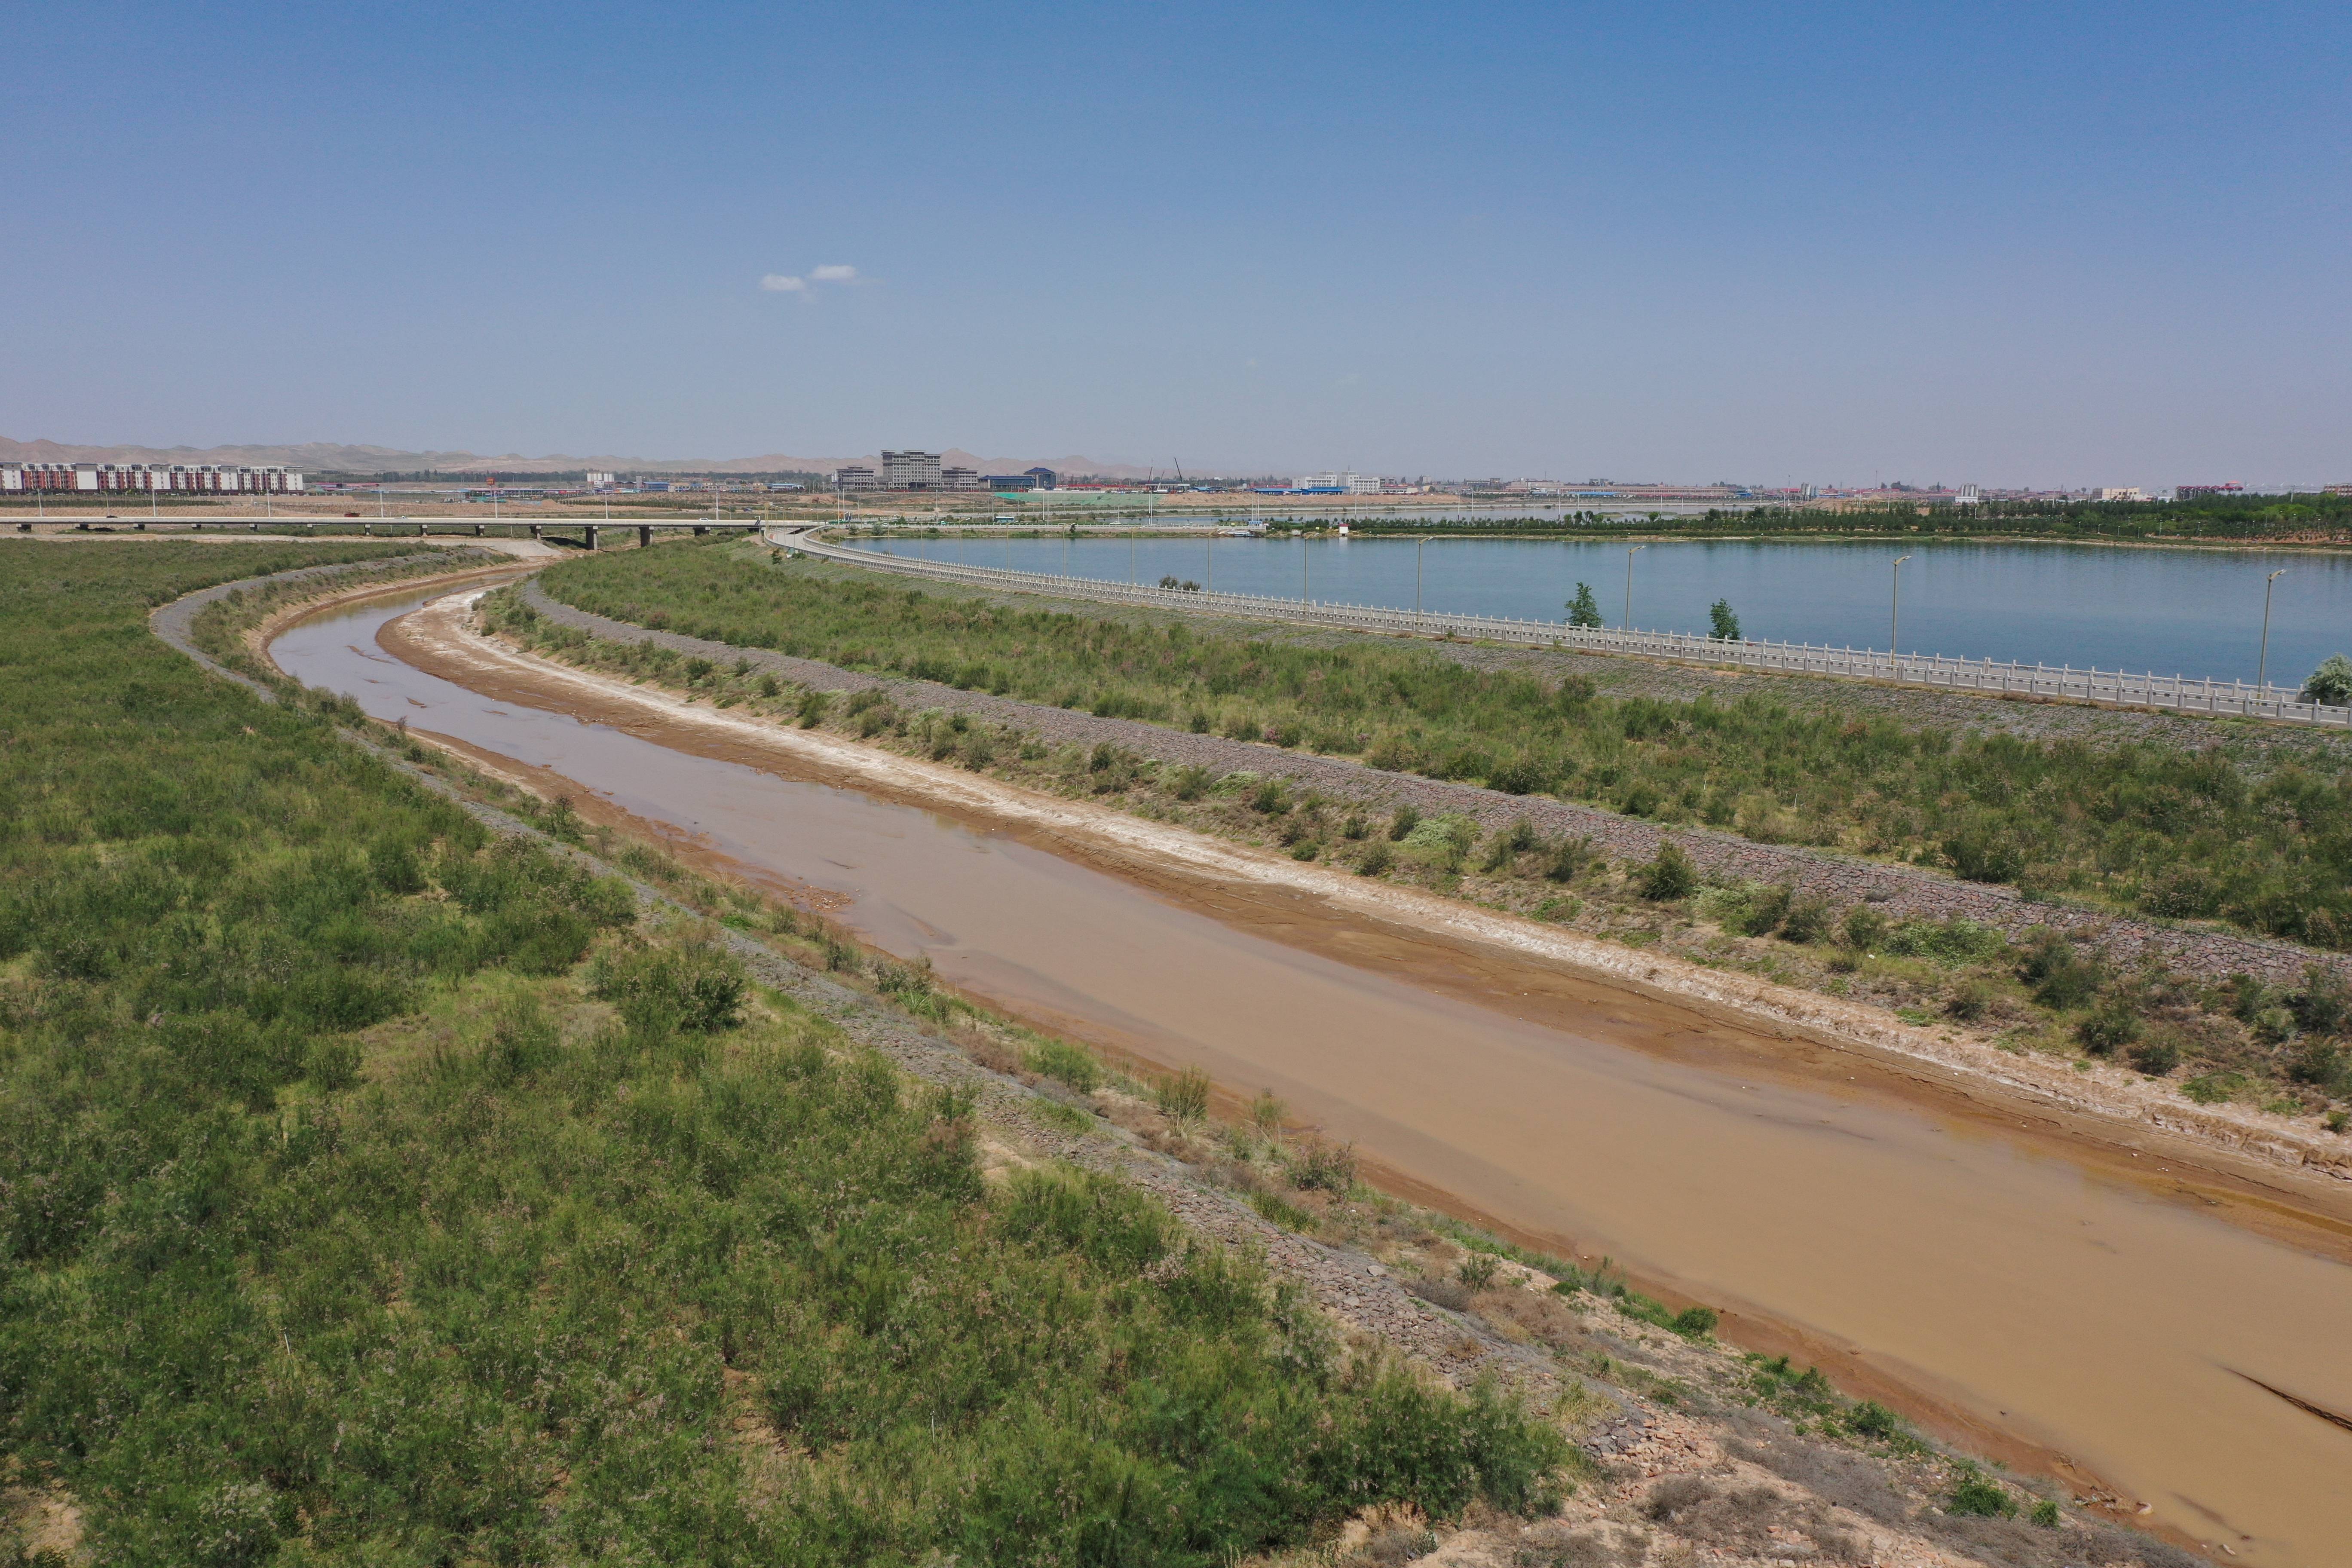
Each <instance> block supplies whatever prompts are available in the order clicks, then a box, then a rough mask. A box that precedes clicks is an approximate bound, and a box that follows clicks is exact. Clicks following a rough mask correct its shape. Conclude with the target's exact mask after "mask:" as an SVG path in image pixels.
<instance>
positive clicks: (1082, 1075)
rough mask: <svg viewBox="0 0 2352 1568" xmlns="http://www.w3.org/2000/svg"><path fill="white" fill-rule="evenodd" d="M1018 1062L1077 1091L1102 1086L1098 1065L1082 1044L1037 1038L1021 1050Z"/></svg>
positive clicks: (1087, 1091) (1091, 1089) (1093, 1089)
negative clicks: (1037, 1039) (1032, 1043)
mask: <svg viewBox="0 0 2352 1568" xmlns="http://www.w3.org/2000/svg"><path fill="white" fill-rule="evenodd" d="M1022 1065H1023V1066H1024V1067H1025V1068H1028V1069H1029V1070H1030V1071H1031V1072H1034V1073H1036V1074H1037V1075H1039V1076H1040V1077H1042V1078H1050V1079H1058V1080H1059V1081H1061V1082H1063V1083H1066V1084H1067V1085H1069V1086H1070V1087H1071V1088H1072V1089H1076V1090H1077V1091H1078V1092H1079V1093H1080V1094H1092V1093H1093V1092H1094V1091H1095V1090H1096V1089H1098V1088H1100V1087H1101V1086H1102V1064H1101V1063H1099V1062H1097V1061H1096V1060H1095V1058H1094V1055H1093V1053H1092V1052H1090V1051H1088V1050H1087V1048H1086V1047H1084V1046H1080V1045H1076V1044H1073V1043H1072V1042H1070V1041H1068V1040H1039V1041H1038V1042H1036V1043H1035V1044H1034V1045H1033V1046H1031V1047H1029V1048H1028V1049H1027V1050H1026V1051H1024V1052H1023V1053H1022Z"/></svg>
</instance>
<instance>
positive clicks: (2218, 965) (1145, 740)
mask: <svg viewBox="0 0 2352 1568" xmlns="http://www.w3.org/2000/svg"><path fill="white" fill-rule="evenodd" d="M521 591H522V595H523V601H524V603H526V604H528V605H530V607H531V608H532V609H533V610H535V611H537V612H538V613H539V614H540V615H541V616H545V617H546V618H547V619H548V620H550V621H551V622H554V623H555V624H556V625H559V626H569V627H572V628H573V629H574V630H578V631H583V632H586V633H588V634H589V635H590V636H592V637H603V638H606V639H608V640H611V641H614V642H623V643H639V642H648V641H649V642H652V643H654V644H656V645H657V646H659V647H667V648H670V649H672V650H674V651H676V652H677V653H681V654H685V655H688V656H699V657H702V658H711V659H717V660H721V661H725V662H730V663H731V662H732V661H734V660H735V659H738V658H744V659H749V660H750V661H751V664H752V666H753V667H754V668H761V669H766V670H771V671H773V672H774V674H775V675H776V676H777V678H778V679H783V680H790V681H793V682H796V683H798V684H800V685H803V686H807V687H811V688H814V689H818V690H824V691H858V690H865V689H879V690H881V691H883V692H884V693H885V694H886V695H887V696H888V697H889V698H890V700H892V701H893V702H895V703H898V705H899V706H901V707H905V708H912V709H916V710H921V709H927V708H937V709H942V710H947V711H950V712H957V713H963V714H966V715H969V716H970V717H971V718H973V719H976V720H981V721H986V722H989V723H995V724H1009V725H1012V726H1013V727H1015V728H1016V729H1021V730H1026V731H1035V732H1036V733H1037V734H1038V735H1040V736H1041V737H1042V738H1043V739H1045V741H1046V742H1049V743H1063V742H1067V743H1073V744H1077V745H1083V746H1094V745H1097V744H1101V743H1104V742H1108V743H1109V744H1111V745H1115V746H1122V747H1125V748H1127V749H1128V750H1129V751H1132V752H1136V753H1138V754H1139V755H1141V756H1145V757H1149V758H1150V759H1152V760H1153V761H1155V762H1160V763H1168V764H1171V765H1174V766H1197V767H1202V768H1206V769H1208V770H1209V771H1210V772H1212V773H1234V772H1248V773H1258V774H1264V775H1276V774H1278V775H1281V776H1283V777H1286V778H1289V779H1292V780H1294V781H1296V782H1297V784H1301V785H1303V786H1306V787H1308V788H1312V789H1316V790H1319V791H1321V792H1322V793H1323V794H1324V795H1328V796H1331V797H1333V798H1335V799H1340V800H1347V801H1350V802H1356V803H1360V804H1361V805H1365V806H1367V807H1369V808H1371V809H1373V810H1378V811H1381V812H1386V811H1391V810H1393V809H1394V808H1396V807H1397V806H1400V805H1412V806H1413V807H1414V808H1415V809H1416V810H1418V811H1420V812H1421V813H1422V814H1423V816H1434V815H1436V814H1438V813H1440V812H1455V813H1460V814H1461V815H1464V816H1469V817H1471V818H1473V819H1475V821H1477V822H1478V823H1479V824H1480V825H1481V826H1483V827H1486V828H1489V829H1491V828H1495V827H1501V826H1509V825H1510V824H1511V823H1512V822H1514V821H1517V820H1518V819H1519V818H1522V817H1524V818H1526V819H1527V820H1528V822H1529V823H1531V824H1533V825H1534V826H1535V827H1536V828H1537V830H1538V831H1539V832H1542V833H1546V834H1552V835H1560V836H1566V837H1587V838H1590V839H1591V841H1592V842H1593V844H1594V845H1595V846H1596V847H1598V848H1600V849H1601V851H1602V852H1603V853H1605V854H1607V855H1609V856H1610V857H1611V858H1615V859H1618V860H1624V861H1640V860H1648V859H1651V858H1654V857H1655V856H1656V855H1657V853H1658V848H1659V846H1660V845H1661V844H1663V843H1664V842H1666V841H1668V840H1671V841H1673V842H1674V843H1676V844H1678V845H1680V846H1681V847H1683V849H1684V850H1685V852H1686V853H1688V855H1689V856H1690V858H1692V860H1693V861H1695V862H1696V864H1697V865H1698V867H1699V868H1700V870H1701V871H1702V872H1703V873H1705V874H1706V875H1708V876H1711V877H1718V878H1727V879H1747V880H1750V881H1758V882H1786V883H1790V884H1791V885H1792V886H1794V888H1795V889H1797V891H1798V892H1799V893H1800V894H1802V895H1808V896H1814V897H1819V898H1822V899H1826V900H1829V901H1830V902H1831V903H1832V904H1836V905H1849V904H1856V903H1869V904H1872V905H1874V906H1876V907H1878V908H1880V909H1881V910H1884V911H1885V913H1886V914H1887V915H1888V916H1889V917H1890V918H1891V919H1895V920H1902V919H1909V918H1916V919H1921V920H1947V919H1955V918H1958V919H1966V920H1971V921H1979V923H1981V924H1984V925H1988V926H1992V927H1995V928H1997V929H1999V930H2000V931H2003V932H2006V933H2007V934H2008V935H2009V936H2011V938H2016V937H2019V936H2021V935H2023V934H2024V933H2025V932H2026V931H2030V930H2032V928H2034V927H2036V926H2050V927H2054V928H2056V929H2059V930H2062V931H2066V932H2067V933H2069V934H2070V935H2072V936H2074V938H2076V939H2077V940H2078V941H2081V942H2086V943H2089V944H2091V945H2094V946H2096V947H2098V948H2101V949H2103V950H2104V951H2105V952H2106V953H2107V954H2108V956H2109V957H2110V958H2111V959H2113V960H2114V961H2116V962H2118V963H2134V962H2137V961H2139V960H2141V959H2149V958H2152V959H2156V960H2158V961H2159V962H2161V963H2165V964H2166V965H2168V966H2169V967H2171V968H2174V969H2177V970H2180V971H2184V972H2186V973H2192V974H2198V975H2202V976H2206V977H2208V978H2212V979H2219V978H2221V977H2223V976H2226V975H2229V974H2232V973H2248V974H2254V975H2259V976H2261V977H2263V979H2265V980H2268V981H2272V982H2273V983H2280V984H2286V983H2293V982H2295V981H2299V980H2300V979H2301V978H2302V976H2303V974H2304V972H2305V969H2306V968H2307V967H2308V966H2309V965H2310V964H2312V963H2326V964H2328V965H2331V966H2333V967H2335V968H2336V969H2337V970H2338V971H2339V972H2341V973H2346V974H2347V975H2352V963H2347V962H2346V961H2345V960H2344V959H2343V958H2342V957H2341V956H2340V955H2335V954H2326V953H2319V952H2313V951H2311V950H2309V949H2306V948H2302V947H2298V946H2296V945H2294V943H2291V942H2265V941H2262V940H2260V939H2258V938H2252V937H2244V936H2239V935H2235V934H2232V933H2231V932H2228V931H2215V930H2210V929H2208V928H2202V927H2198V926H2193V925H2175V924H2171V923H2168V922H2165V921H2154V920H2144V919H2138V918H2136V917H2132V916H2125V915H2111V914H2107V913H2105V912H2103V911H2100V910H2089V909H2084V908H2081V907H2079V906H2074V905H2068V904H2063V903H2055V902H2048V901H2042V900H2032V899H2029V898H2027V897H2025V896H2024V895H2022V894H2021V893H2019V892H2018V891H2017V890H2015V889H2010V888H2000V887H1992V886H1988V885H1985V884H1982V883H1976V882H1962V881H1957V880H1954V879H1950V878H1948V877H1942V876H1938V875H1936V874H1935V873H1932V872H1928V871H1925V870H1921V869H1919V868H1915V867H1908V866H1895V865H1887V864H1883V863H1879V862H1875V861H1867V860H1857V859H1852V858H1846V857H1843V856H1838V855H1832V854H1829V853H1826V852H1824V851H1822V850H1818V849H1808V848H1801V847H1794V846H1790V845H1774V844H1758V843H1754V842H1751V841H1750V840H1748V839H1745V838H1742V837H1738V836H1737V835H1735V834H1729V833H1722V832H1717V831H1715V830H1713V829H1709V828H1704V827H1661V826H1657V825H1656V824H1654V823H1649V822H1644V821H1643V820H1641V819H1640V818H1638V817H1630V816H1620V815H1618V814H1617V813H1615V812H1610V811H1602V810H1600V809H1598V808H1597V807H1593V806H1587V805H1576V804H1574V803H1572V802H1569V801H1561V800H1555V799H1552V798H1550V797H1549V796H1545V795H1505V794H1503V793H1501V792H1500V791H1497V790H1490V789H1483V788H1480V787H1478V786H1476V785H1474V784H1449V783H1445V782H1444V781H1441V780H1437V779H1428V778H1422V777H1419V776H1417V775H1415V774H1412V773H1388V772H1384V771H1382V770H1381V769H1378V768H1371V767H1367V766H1365V765H1363V764H1362V763H1356V762H1350V761H1349V760H1347V759H1345V758H1339V757H1325V756H1317V755H1313V754H1310V753H1302V752H1296V751H1287V750H1285V749H1283V748H1281V747H1278V746H1274V745H1269V744H1265V743H1263V742H1255V741H1234V740H1228V739H1226V738H1224V737H1223V736H1218V735H1195V734H1190V733H1187V732H1185V731H1180V730H1170V729H1163V728H1161V727H1160V726H1159V725H1156V724H1147V723H1144V722H1142V721H1138V720H1132V719H1104V718H1097V717H1096V716H1095V715H1093V714H1091V713H1084V712H1078V711H1074V710H1068V709H1063V708H1052V707H1047V706H1045V705H1043V704H1040V703H1034V702H1023V701H1019V700H1014V699H1013V698H1009V697H995V696H992V695H990V694H989V693H987V692H984V691H967V690H962V689H958V688H955V687H952V686H946V685H942V684H940V683H938V682H936V681H929V680H909V679H900V678H897V677H890V676H878V675H869V674H865V673H862V672H859V671H856V670H848V669H843V668H839V667H838V666H835V665H831V664H826V663H824V662H822V661H820V660H817V659H809V658H793V657H792V656H790V655H787V654H780V653H774V652H771V651H769V650H766V649H763V648H742V647H734V646H733V645H731V644H729V643H722V642H714V641H712V640H710V639H709V638H707V637H688V636H687V635H685V634H683V633H680V632H668V631H655V630H651V629H649V628H647V627H645V626H633V625H631V624H629V623H628V622H625V621H616V620H614V619H611V618H610V617H608V616H599V615H595V614H593V613H592V612H589V611H586V610H582V609H578V608H575V607H574V606H572V605H566V604H562V603H561V602H560V601H558V600H556V599H554V598H553V597H551V595H548V594H547V592H546V591H545V590H544V589H542V588H541V586H540V585H539V584H538V583H537V582H535V581H534V582H530V583H526V584H523V587H522V590H521Z"/></svg>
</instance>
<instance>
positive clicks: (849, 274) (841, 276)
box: [809, 265, 857, 283]
mask: <svg viewBox="0 0 2352 1568" xmlns="http://www.w3.org/2000/svg"><path fill="white" fill-rule="evenodd" d="M809 276H810V277H811V278H814V279H816V280H817V281H818V282H820V283H847V282H849V281H851V280H852V279H855V278H856V276H857V268H855V267H842V266H839V265H835V266H831V267H814V268H810V269H809Z"/></svg>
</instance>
